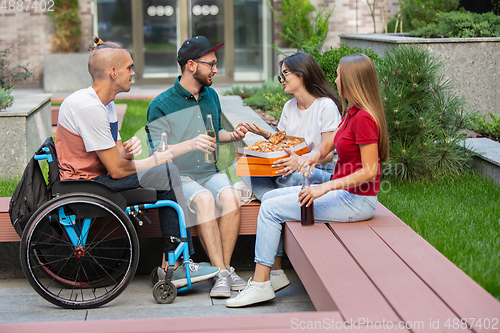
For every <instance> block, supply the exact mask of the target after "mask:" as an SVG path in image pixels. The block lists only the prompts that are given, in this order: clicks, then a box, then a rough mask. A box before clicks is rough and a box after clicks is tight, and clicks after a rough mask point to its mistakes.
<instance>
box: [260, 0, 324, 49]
mask: <svg viewBox="0 0 500 333" xmlns="http://www.w3.org/2000/svg"><path fill="white" fill-rule="evenodd" d="M267 3H268V5H269V8H271V11H272V12H273V14H274V16H275V17H276V20H277V21H278V22H279V23H280V24H281V28H282V30H283V31H278V34H279V35H280V37H281V38H282V40H283V41H284V42H285V43H286V44H287V46H289V47H293V48H297V50H298V51H304V52H307V53H309V54H311V55H313V54H317V53H319V52H321V47H322V46H323V44H324V43H325V41H326V39H327V37H328V25H329V21H330V16H331V15H332V13H333V9H330V10H328V11H326V10H325V9H324V8H320V9H318V10H317V11H316V15H315V16H314V17H312V13H313V12H314V10H315V8H314V6H313V5H312V4H311V3H310V2H309V0H282V1H281V4H280V10H281V14H280V15H278V14H277V13H276V11H275V10H274V9H273V7H272V5H271V2H270V1H269V0H268V1H267Z"/></svg>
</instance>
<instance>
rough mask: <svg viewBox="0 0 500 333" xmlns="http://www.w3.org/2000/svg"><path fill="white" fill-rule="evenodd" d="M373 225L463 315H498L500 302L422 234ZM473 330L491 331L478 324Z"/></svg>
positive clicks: (421, 276)
mask: <svg viewBox="0 0 500 333" xmlns="http://www.w3.org/2000/svg"><path fill="white" fill-rule="evenodd" d="M373 229H374V231H375V232H376V233H377V234H378V235H379V236H380V237H381V238H382V239H383V240H384V241H385V242H386V243H387V244H388V245H389V246H390V247H391V248H392V249H393V250H394V251H395V252H396V253H397V254H398V256H400V257H401V259H402V260H403V261H404V262H405V263H406V264H407V265H408V266H410V267H411V269H412V270H413V271H414V272H415V273H416V274H417V275H418V276H420V278H421V279H422V280H424V281H425V283H426V284H427V285H428V286H429V287H430V288H431V289H432V290H433V291H434V292H435V293H436V294H437V295H439V297H440V298H441V299H443V301H444V302H445V303H446V304H447V305H448V306H449V307H450V308H451V309H452V310H453V311H454V312H455V313H457V314H458V315H459V316H460V317H461V318H464V319H466V320H468V318H475V320H476V321H477V320H478V319H480V318H481V319H482V320H484V319H486V318H488V319H489V320H492V319H493V318H499V316H500V302H498V301H497V300H496V298H494V297H493V296H492V295H491V294H490V293H488V292H487V291H486V290H484V289H483V288H482V287H481V286H480V285H479V284H477V283H476V282H475V281H474V280H472V279H471V278H470V277H469V276H468V275H467V274H465V273H464V272H463V271H462V270H460V268H458V267H457V266H455V264H453V263H452V262H451V261H450V260H448V259H447V258H446V257H445V256H444V255H443V254H441V253H440V252H439V251H438V250H436V249H435V248H434V247H433V246H432V245H431V244H429V243H428V242H427V241H426V240H425V239H423V238H422V237H421V236H420V235H418V234H417V233H415V232H413V231H410V232H409V231H408V230H401V229H400V228H379V227H375V228H373ZM468 323H469V325H471V324H472V325H473V322H471V321H470V320H469V322H468ZM473 330H474V331H476V332H491V329H490V330H487V329H485V327H482V329H481V327H479V326H473Z"/></svg>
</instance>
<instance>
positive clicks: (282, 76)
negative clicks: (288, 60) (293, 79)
mask: <svg viewBox="0 0 500 333" xmlns="http://www.w3.org/2000/svg"><path fill="white" fill-rule="evenodd" d="M291 73H292V72H289V71H288V70H285V71H284V72H283V73H281V74H278V81H279V82H280V83H283V82H284V81H286V76H287V75H288V74H291Z"/></svg>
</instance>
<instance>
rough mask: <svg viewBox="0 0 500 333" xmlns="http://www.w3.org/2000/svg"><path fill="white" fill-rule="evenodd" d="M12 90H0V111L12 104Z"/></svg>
mask: <svg viewBox="0 0 500 333" xmlns="http://www.w3.org/2000/svg"><path fill="white" fill-rule="evenodd" d="M11 93H12V88H10V89H5V88H0V110H4V109H6V108H8V107H9V106H12V104H14V97H13V96H12V95H11Z"/></svg>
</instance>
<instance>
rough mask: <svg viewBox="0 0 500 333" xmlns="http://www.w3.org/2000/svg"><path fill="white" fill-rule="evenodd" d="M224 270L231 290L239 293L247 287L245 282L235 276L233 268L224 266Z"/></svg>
mask: <svg viewBox="0 0 500 333" xmlns="http://www.w3.org/2000/svg"><path fill="white" fill-rule="evenodd" d="M226 268H227V271H228V272H229V279H230V280H231V290H233V291H240V290H241V289H243V288H245V287H246V286H247V282H246V281H245V280H243V279H242V278H240V277H239V276H238V274H236V272H235V271H234V268H233V267H231V266H226Z"/></svg>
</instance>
